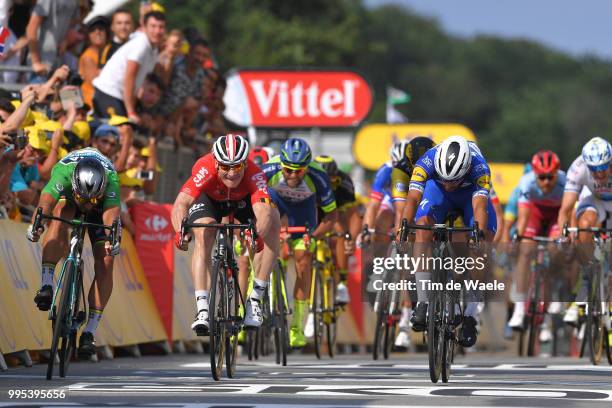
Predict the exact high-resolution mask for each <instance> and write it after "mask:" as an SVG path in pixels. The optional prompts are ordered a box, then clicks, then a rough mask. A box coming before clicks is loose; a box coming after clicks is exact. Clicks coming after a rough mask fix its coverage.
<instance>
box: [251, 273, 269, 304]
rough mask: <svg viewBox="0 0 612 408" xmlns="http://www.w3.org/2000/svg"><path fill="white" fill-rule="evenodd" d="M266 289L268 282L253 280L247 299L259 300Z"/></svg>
mask: <svg viewBox="0 0 612 408" xmlns="http://www.w3.org/2000/svg"><path fill="white" fill-rule="evenodd" d="M267 287H268V281H264V280H261V279H257V278H254V279H253V290H252V291H251V294H250V295H249V298H251V299H253V300H259V299H261V297H262V296H263V294H264V291H265V290H266V288H267Z"/></svg>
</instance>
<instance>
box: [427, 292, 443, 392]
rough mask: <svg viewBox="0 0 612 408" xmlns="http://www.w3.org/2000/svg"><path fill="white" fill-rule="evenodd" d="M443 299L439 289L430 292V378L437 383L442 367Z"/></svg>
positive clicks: (428, 338) (428, 324)
mask: <svg viewBox="0 0 612 408" xmlns="http://www.w3.org/2000/svg"><path fill="white" fill-rule="evenodd" d="M442 313H443V311H442V299H441V296H440V293H438V291H430V292H429V310H428V313H427V352H428V355H429V378H430V379H431V382H433V383H437V382H438V379H439V378H440V371H441V368H442V353H443V350H442V344H441V342H440V331H441V330H440V329H441V327H439V326H440V325H441V320H440V318H441V317H442Z"/></svg>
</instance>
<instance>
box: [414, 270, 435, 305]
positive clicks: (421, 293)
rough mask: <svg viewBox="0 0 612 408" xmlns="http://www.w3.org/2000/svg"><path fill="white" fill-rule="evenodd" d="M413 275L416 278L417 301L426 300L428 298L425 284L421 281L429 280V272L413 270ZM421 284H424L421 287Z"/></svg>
mask: <svg viewBox="0 0 612 408" xmlns="http://www.w3.org/2000/svg"><path fill="white" fill-rule="evenodd" d="M414 277H415V278H416V285H417V288H416V289H417V300H418V301H419V303H421V302H427V301H428V300H429V296H428V294H427V284H426V283H425V284H423V283H421V282H423V281H428V280H431V272H415V274H414ZM423 285H425V287H423Z"/></svg>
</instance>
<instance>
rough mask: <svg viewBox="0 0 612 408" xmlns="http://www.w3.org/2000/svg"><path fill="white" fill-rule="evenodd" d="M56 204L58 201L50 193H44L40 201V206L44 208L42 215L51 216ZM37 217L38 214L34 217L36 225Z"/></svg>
mask: <svg viewBox="0 0 612 408" xmlns="http://www.w3.org/2000/svg"><path fill="white" fill-rule="evenodd" d="M55 204H57V200H56V199H55V197H53V196H52V195H51V194H49V193H45V192H44V191H43V192H42V193H41V195H40V200H38V206H39V207H40V208H42V213H43V214H44V215H50V214H51V212H52V211H53V208H55ZM35 217H36V213H34V214H33V215H32V223H34V218H35Z"/></svg>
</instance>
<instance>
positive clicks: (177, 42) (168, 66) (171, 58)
mask: <svg viewBox="0 0 612 408" xmlns="http://www.w3.org/2000/svg"><path fill="white" fill-rule="evenodd" d="M182 43H183V33H181V32H180V30H172V31H170V34H168V37H167V38H166V41H164V47H163V51H162V52H160V53H159V57H158V59H157V66H156V67H155V73H156V74H157V75H158V76H159V77H160V78H161V80H162V82H163V83H164V86H168V84H169V83H170V78H171V76H172V69H173V67H174V63H175V62H176V57H177V56H178V55H179V51H180V49H181V44H182Z"/></svg>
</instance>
